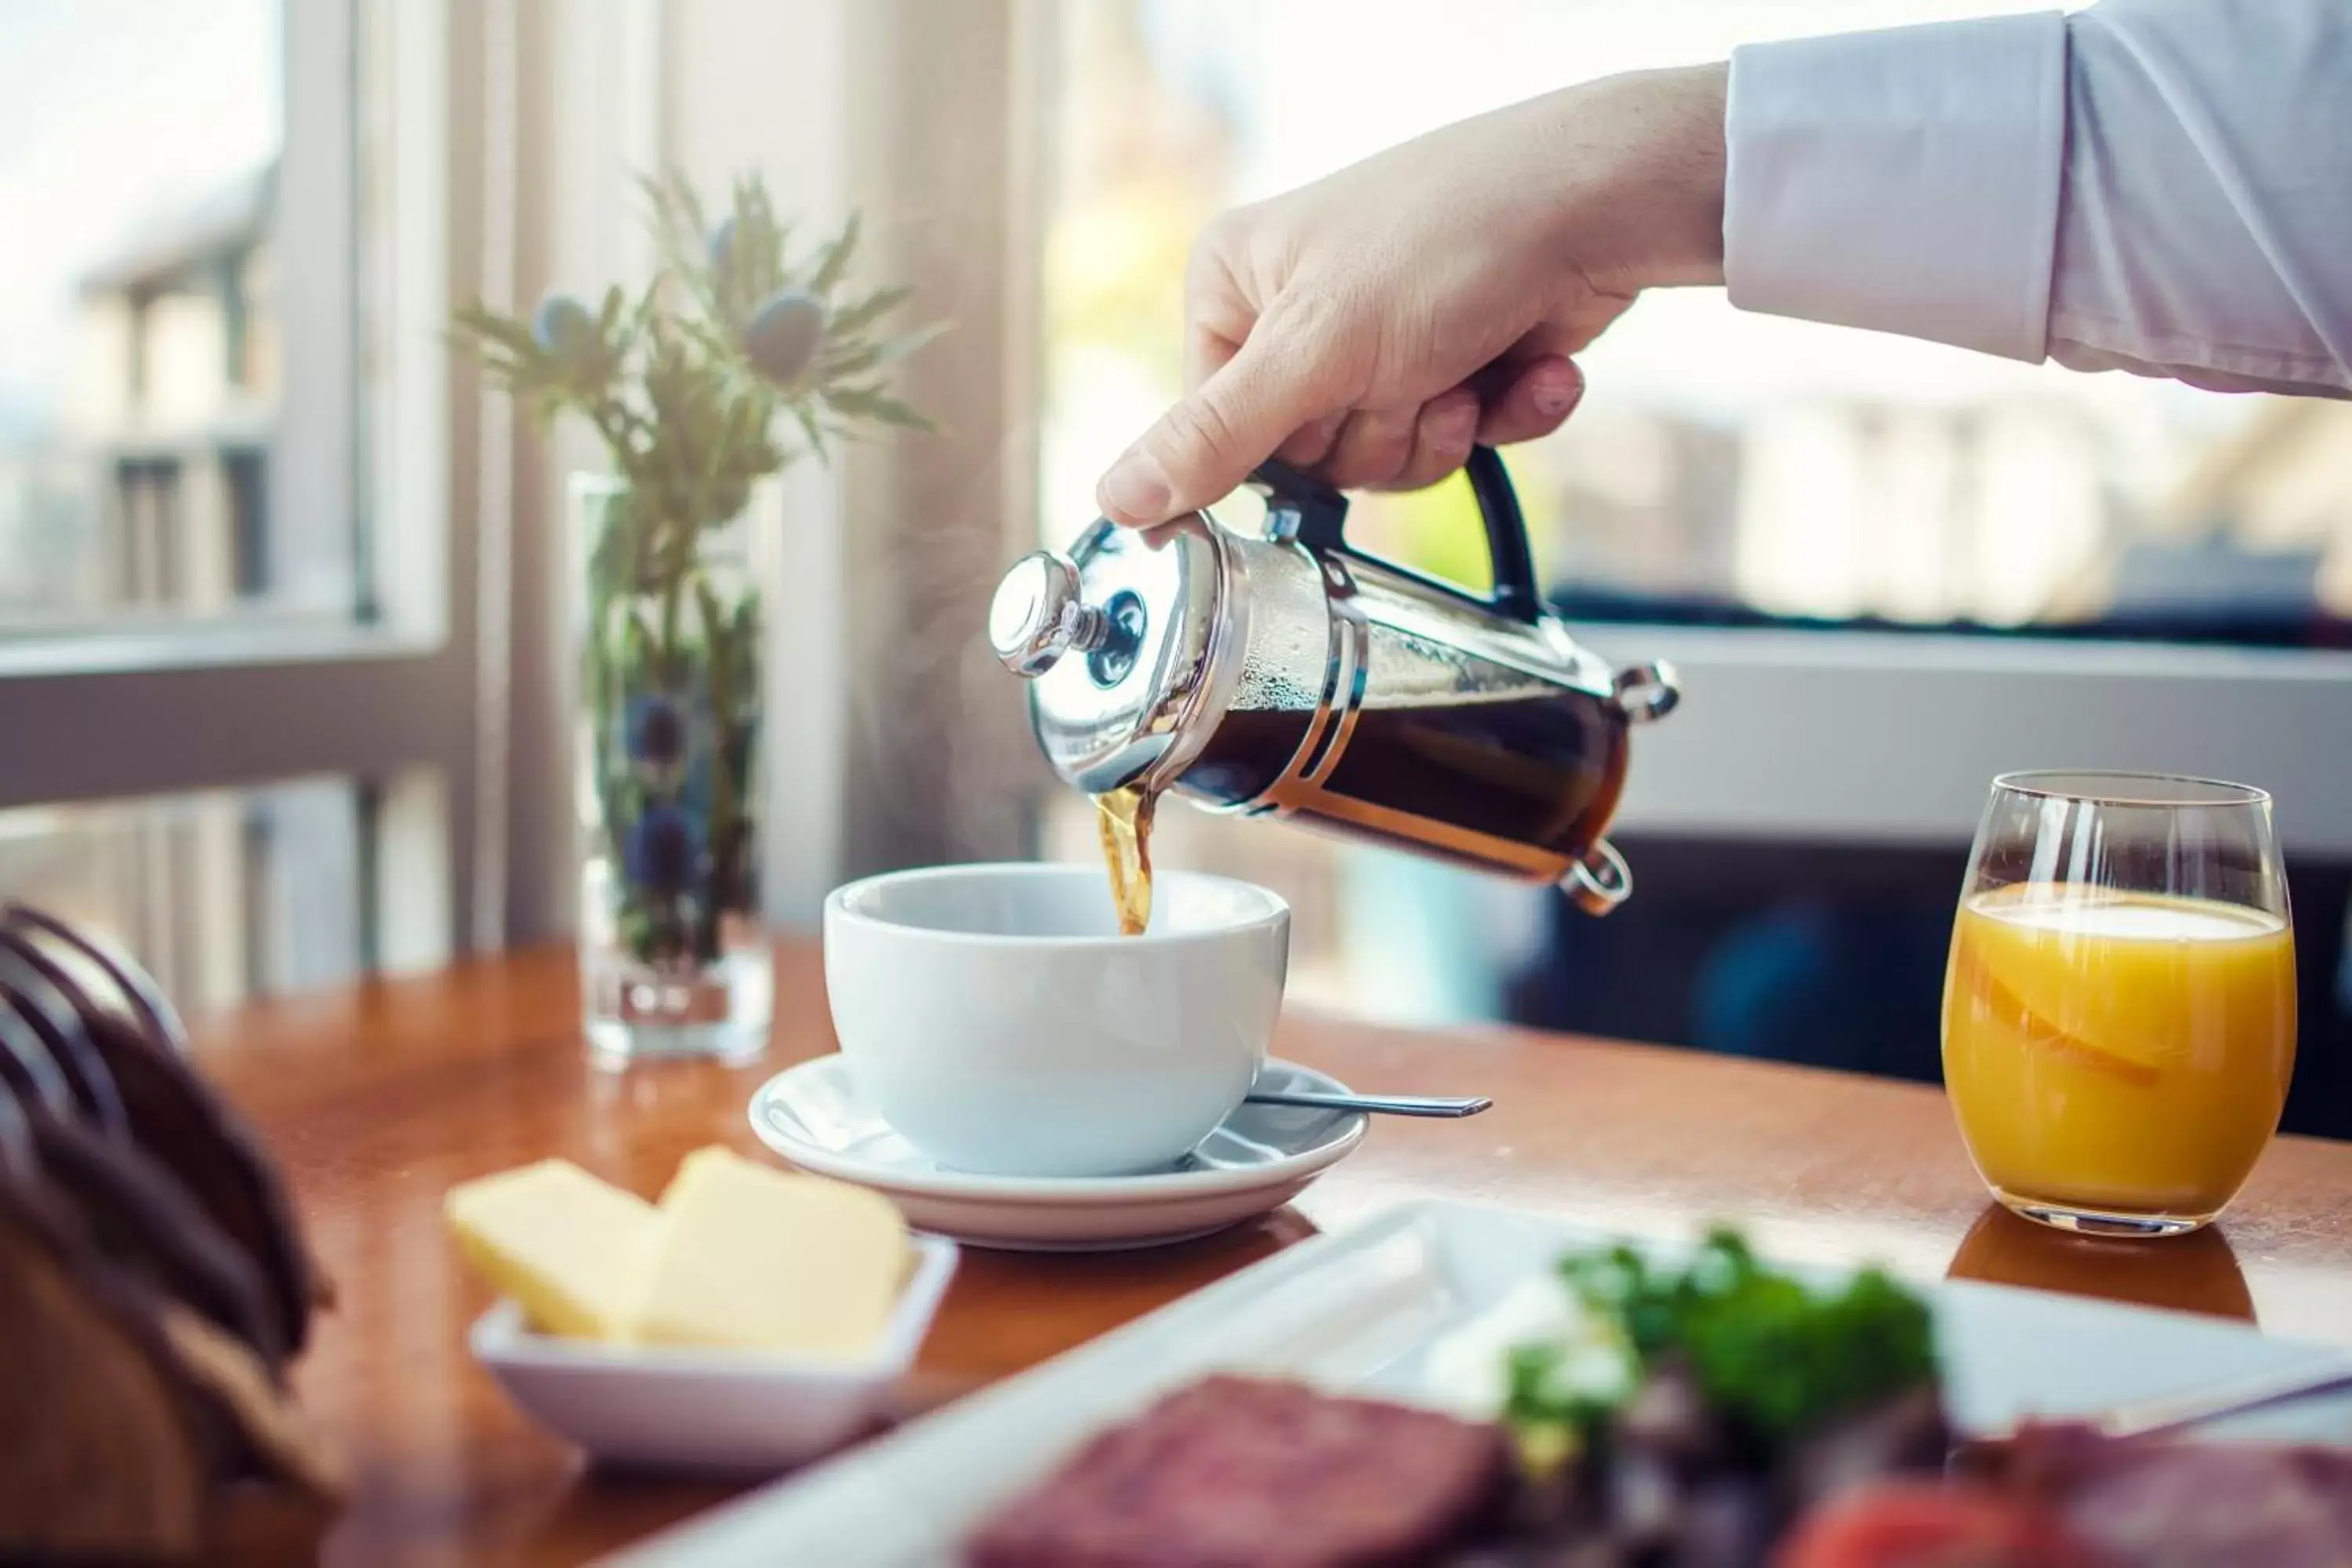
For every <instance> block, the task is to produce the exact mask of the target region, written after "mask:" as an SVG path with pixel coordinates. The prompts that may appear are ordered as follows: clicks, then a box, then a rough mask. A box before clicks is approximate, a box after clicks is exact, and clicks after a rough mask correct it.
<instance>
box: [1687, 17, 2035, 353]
mask: <svg viewBox="0 0 2352 1568" xmlns="http://www.w3.org/2000/svg"><path fill="white" fill-rule="evenodd" d="M1724 121H1725V123H1724V140H1725V144H1726V153H1727V167H1726V170H1725V184H1724V205H1723V273H1724V281H1725V283H1726V284H1727V286H1728V289H1729V291H1730V296H1731V302H1732V303H1733V304H1734V305H1736V306H1738V307H1739V308H1740V309H1741V310H1759V311H1763V312H1765V313H1767V314H1769V315H1775V316H1798V317H1802V318H1804V319H1805V320H1807V321H1825V322H1830V323H1832V324H1834V325H1838V326H1847V327H1866V328H1870V329H1873V330H1874V331H1885V332H1899V333H1902V334H1903V335H1904V336H1906V337H1914V338H1927V339H1931V340H1933V341H1935V342H1946V343H1957V344H1958V345H1959V346H1961V347H1962V348H1969V349H1977V350H1980V351H1982V352H1984V353H1995V354H2000V355H2004V356H2006V357H2007V358H2010V359H2020V360H2028V361H2039V360H2041V359H2042V355H2043V352H2044V347H2045V344H2046V342H2047V339H2048V334H2049V315H2050V270H2051V258H2052V255H2053V251H2054V249H2055V247H2056V244H2057V232H2058V202H2059V187H2060V179H2061V174H2062V172H2063V168H2064V164H2065V142H2066V20H2065V17H2064V16H2063V15H2062V14H2060V13H2058V12H2054V11H2053V12H2049V13H2046V14H2042V15H2037V16H2001V17H1994V18H1989V19H1985V20H1978V21H1966V22H1942V23H1935V24H1932V25H1929V26H1916V27H1898V28H1894V29H1891V30H1886V31H1881V32H1870V33H1850V34H1843V35H1840V36H1835V37H1822V38H1803V39H1798V40H1795V41H1792V42H1789V43H1777V44H1755V45H1749V46H1748V47H1744V48H1740V49H1738V50H1735V51H1734V52H1733V54H1732V57H1731V80H1730V87H1729V94H1728V100H1727V104H1726V108H1725V114H1724Z"/></svg>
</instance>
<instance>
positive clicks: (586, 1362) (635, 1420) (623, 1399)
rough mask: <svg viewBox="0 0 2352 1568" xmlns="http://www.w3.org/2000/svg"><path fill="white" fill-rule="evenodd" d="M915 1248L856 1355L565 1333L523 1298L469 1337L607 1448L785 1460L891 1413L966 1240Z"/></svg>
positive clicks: (567, 1427) (516, 1390) (648, 1463)
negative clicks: (872, 1335)
mask: <svg viewBox="0 0 2352 1568" xmlns="http://www.w3.org/2000/svg"><path fill="white" fill-rule="evenodd" d="M914 1250H915V1267H914V1268H913V1270H912V1271H911V1272H910V1273H909V1274H908V1278H907V1288H906V1289H904V1290H902V1291H900V1292H899V1295H898V1308H897V1309H896V1310H895V1311H894V1312H893V1313H892V1315H891V1319H890V1323H889V1326H888V1327H887V1329H885V1330H884V1331H883V1334H882V1338H881V1340H880V1342H878V1343H877V1344H876V1345H875V1347H874V1352H873V1354H871V1355H870V1356H867V1357H866V1358H865V1359H863V1360H860V1361H856V1362H809V1361H797V1360H791V1359H787V1358H785V1357H782V1356H775V1355H767V1354H761V1353H759V1352H742V1351H707V1350H688V1349H678V1348H673V1347H667V1346H646V1345H608V1344H602V1343H598V1342H594V1341H590V1340H567V1339H558V1338H556V1337H554V1336H552V1335H548V1334H538V1333H533V1332H532V1331H530V1329H528V1328H526V1327H525V1326H524V1323H523V1315H522V1309H521V1308H520V1306H518V1305H517V1304H516V1303H515V1302H513V1301H500V1302H499V1303H498V1304H497V1305H496V1306H494V1307H492V1308H491V1309H490V1310H488V1311H487V1312H485V1313H483V1314H482V1316H481V1317H480V1318H479V1319H478V1320H477V1321H475V1323H474V1328H473V1332H472V1334H471V1335H470V1336H469V1342H470V1343H471V1345H472V1348H473V1352H474V1357H475V1359H476V1360H478V1361H479V1362H480V1363H482V1364H483V1365H484V1366H486V1367H488V1368H489V1370H490V1373H491V1375H492V1376H494V1377H496V1378H497V1379H498V1380H499V1386H500V1387H502V1388H504V1389H505V1390H506V1392H507V1397H509V1399H512V1400H513V1401H514V1402H515V1404H517V1405H520V1406H521V1408H522V1410H523V1412H524V1414H526V1415H529V1416H530V1417H531V1419H533V1420H534V1421H537V1422H538V1423H539V1424H540V1425H541V1426H544V1427H546V1428H547V1429H548V1430H549V1431H551V1432H553V1433H554V1434H556V1436H560V1437H565V1438H568V1439H570V1440H571V1441H572V1442H574V1443H577V1444H578V1445H580V1447H583V1448H585V1449H587V1450H588V1452H589V1453H590V1454H591V1455H592V1456H593V1457H594V1458H598V1459H601V1460H604V1461H606V1462H608V1463H613V1464H622V1465H635V1466H643V1467H650V1468H663V1469H689V1470H709V1471H729V1472H742V1471H754V1472H764V1473H767V1474H773V1473H774V1472H776V1471H778V1470H781V1469H785V1468H789V1467H791V1466H793V1465H797V1464H801V1463H803V1462H805V1461H806V1460H809V1459H811V1458H815V1457H816V1456H818V1455H820V1454H823V1453H824V1452H826V1451H827V1450H829V1449H832V1448H835V1447H839V1446H840V1445H841V1444H842V1443H844V1442H846V1441H847V1440H848V1439H850V1438H851V1437H854V1436H857V1435H858V1433H859V1432H860V1431H861V1430H863V1429H864V1428H866V1426H870V1425H872V1424H873V1423H874V1422H876V1421H877V1420H878V1419H880V1418H882V1417H884V1416H885V1415H887V1413H888V1409H889V1403H890V1400H891V1396H892V1393H893V1390H894V1388H895V1387H896V1385H897V1384H898V1380H899V1379H900V1378H902V1377H904V1376H905V1375H906V1373H907V1369H908V1367H910V1366H912V1365H913V1364H914V1361H915V1353H916V1352H918V1351H919V1350H920V1349H921V1348H922V1344H923V1336H924V1335H926V1334H927V1333H929V1331H930V1327H931V1320H932V1318H933V1317H935V1316H937V1315H938V1312H939V1310H940V1297H941V1296H943V1295H944V1294H946V1292H947V1288H948V1281H949V1279H951V1278H953V1276H954V1274H955V1266H956V1247H955V1243H953V1242H951V1241H948V1240H944V1239H942V1238H941V1237H935V1236H919V1237H915V1238H914Z"/></svg>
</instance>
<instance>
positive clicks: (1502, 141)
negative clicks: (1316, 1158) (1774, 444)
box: [1097, 66, 1726, 526]
mask: <svg viewBox="0 0 2352 1568" xmlns="http://www.w3.org/2000/svg"><path fill="white" fill-rule="evenodd" d="M1725 74H1726V73H1725V69H1724V68H1723V67H1721V66H1703V67H1697V68H1690V69H1685V70H1673V71H1653V72H1643V73H1640V74H1637V75H1632V76H1623V77H1614V78H1610V79H1605V80H1602V81H1599V82H1594V83H1591V84H1590V85H1588V86H1584V87H1578V88H1570V89H1567V90H1566V91H1563V92H1557V93H1552V94H1550V95H1549V96H1547V97H1544V98H1538V99H1533V100H1529V101H1528V102H1526V103H1521V104H1517V105H1514V106H1513V107H1511V108H1508V109H1504V110H1496V112H1494V113H1491V114H1486V115H1482V116H1480V117H1479V118H1477V119H1475V120H1468V121H1463V122H1462V123H1460V124H1458V125H1451V126H1448V127H1446V128H1445V129H1444V130H1442V131H1438V132H1433V133H1432V134H1430V135H1427V136H1424V137H1422V138H1421V139H1420V140H1418V141H1415V142H1406V143H1405V144H1403V145H1402V146H1401V147H1396V148H1392V149H1391V150H1390V151H1388V152H1386V153H1381V154H1380V155H1379V156H1377V157H1374V158H1371V159H1369V160H1367V161H1365V162H1364V163H1359V164H1356V165H1355V166H1354V167H1352V168H1349V169H1343V170H1341V171H1340V172H1339V173H1338V174H1333V175H1331V176H1330V177H1329V178H1328V179H1325V180H1322V181H1319V182H1318V183H1317V184H1312V185H1308V186H1307V187H1306V188H1305V189H1303V190H1298V191H1293V192H1291V193H1289V194H1288V195H1282V196H1277V197H1276V198H1274V199H1273V200H1271V201H1266V202H1261V203H1258V204H1257V205H1254V206H1247V207H1242V208H1239V209H1237V210H1235V211H1234V212H1230V213H1227V214H1225V215H1224V216H1222V217H1220V218H1219V219H1217V220H1216V221H1215V222H1214V223H1213V224H1212V225H1211V226H1209V227H1208V229H1207V230H1206V231H1205V232H1203V233H1202V236H1201V238H1200V240H1199V242H1198V243H1197V244H1196V245H1195V246H1194V247H1193V252H1192V268H1191V272H1190V275H1189V276H1188V278H1187V280H1186V284H1185V304H1184V313H1185V323H1184V332H1185V381H1186V384H1187V386H1188V387H1189V391H1188V392H1187V394H1186V395H1185V397H1184V398H1183V400H1182V401H1181V402H1180V403H1178V404H1177V405H1176V406H1175V407H1173V408H1171V409H1170V410H1169V411H1168V413H1167V414H1165V415H1164V416H1161V417H1160V422H1159V423H1158V424H1156V425H1154V426H1152V427H1151V428H1150V430H1149V431H1147V432H1146V433H1145V434H1144V436H1143V437H1142V439H1140V440H1139V441H1138V442H1137V443H1136V444H1135V445H1134V446H1132V447H1129V448H1128V450H1127V452H1126V453H1125V455H1123V456H1122V457H1121V458H1119V459H1118V462H1117V463H1115V464H1114V465H1112V467H1111V469H1110V471H1109V472H1108V474H1106V475H1105V476H1104V477H1103V479H1102V482H1101V484H1100V486H1099V487H1098V488H1097V501H1098V502H1099V503H1100V505H1101V507H1102V510H1103V515H1104V516H1106V517H1108V518H1111V519H1113V520H1114V521H1118V522H1123V523H1129V524H1132V525H1138V526H1141V525H1148V524H1151V523H1157V522H1163V521H1167V520H1168V519H1169V518H1171V517H1173V516H1175V515H1176V514H1177V513H1179V512H1182V511H1189V510H1194V509H1196V508H1199V507H1202V506H1206V505H1208V504H1210V503H1211V502H1213V501H1215V500H1219V499H1221V498H1223V496H1225V495H1227V494H1229V493H1230V492H1231V491H1232V490H1233V489H1234V488H1235V487H1237V486H1238V485H1240V484H1241V483H1242V482H1243V481H1244V479H1247V478H1248V477H1249V475H1250V472H1251V470H1252V469H1254V468H1256V467H1257V466H1258V464H1260V463H1262V462H1264V461H1265V459H1266V458H1269V457H1276V456H1278V457H1280V458H1283V459H1284V460H1285V461H1286V462H1290V463H1293V464H1296V465H1298V466H1301V467H1305V468H1312V469H1314V470H1316V471H1318V472H1319V473H1320V474H1321V475H1322V477H1323V478H1324V479H1328V481H1330V482H1331V483H1332V484H1334V485H1337V486H1339V487H1340V488H1342V489H1368V488H1380V489H1419V488H1420V487H1422V486H1423V485H1427V484H1432V483H1434V482H1435V481H1436V480H1438V479H1442V478H1444V476H1445V475H1446V474H1448V473H1450V472H1452V471H1453V470H1454V468H1459V467H1460V466H1461V464H1462V462H1463V459H1464V458H1465V457H1467V456H1468V454H1469V450H1470V447H1471V444H1472V442H1474V441H1484V442H1486V443H1488V444H1490V445H1500V444H1505V443H1508V442H1513V441H1524V440H1528V439H1529V438H1531V437H1537V436H1541V435H1545V434H1547V433H1549V431H1551V430H1554V429H1556V428H1558V427H1559V424H1560V422H1561V421H1562V420H1564V419H1565V418H1567V417H1568V415H1569V412H1570V410H1571V409H1572V408H1574V407H1575V405H1576V401H1577V399H1578V397H1579V396H1580V395H1582V392H1583V389H1584V383H1583V377H1582V375H1581V374H1580V373H1579V371H1578V370H1577V368H1576V365H1575V364H1574V363H1572V361H1571V360H1570V357H1569V356H1570V355H1572V354H1574V353H1578V352H1580V350H1582V349H1583V347H1584V346H1585V345H1586V344H1587V343H1589V342H1591V341H1592V340H1593V338H1594V337H1595V336H1597V335H1598V334H1599V333H1600V331H1601V329H1602V328H1604V327H1606V326H1607V325H1608V324H1609V323H1610V322H1611V321H1613V320H1615V319H1616V317H1617V316H1618V314H1619V313H1620V312H1621V311H1622V310H1624V309H1625V307H1626V306H1628V305H1630V304H1632V303H1633V297H1634V295H1635V294H1636V293H1637V292H1639V291H1640V290H1641V289H1643V288H1645V287H1649V286H1651V285H1656V284H1676V283H1720V282H1721V281H1722V280H1723V162H1724V152H1723V108H1724V84H1725Z"/></svg>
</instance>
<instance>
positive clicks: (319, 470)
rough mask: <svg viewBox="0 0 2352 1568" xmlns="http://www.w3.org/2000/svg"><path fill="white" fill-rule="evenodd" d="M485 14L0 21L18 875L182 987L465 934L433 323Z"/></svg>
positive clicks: (394, 9) (3, 796)
mask: <svg viewBox="0 0 2352 1568" xmlns="http://www.w3.org/2000/svg"><path fill="white" fill-rule="evenodd" d="M484 15H485V10H484V8H483V7H480V6H477V5H453V4H452V3H451V0H425V3H423V4H410V3H408V0H401V3H400V4H398V5H394V4H391V3H390V0H318V3H316V4H313V3H311V0H219V3H218V4H214V5H203V6H188V5H178V4H173V3H172V0H22V3H21V4H12V5H8V6H6V7H5V9H4V10H0V210H5V211H7V212H9V213H10V214H11V215H15V216H17V217H18V218H19V220H20V221H18V222H16V223H15V224H13V225H12V226H11V230H10V237H9V247H8V248H9V258H8V261H7V263H6V264H5V265H6V268H7V271H6V282H5V287H0V731H5V732H6V733H7V734H8V735H10V736H11V737H12V740H11V745H10V762H9V765H8V766H7V767H6V768H5V769H0V808H5V809H0V846H4V847H5V852H0V891H10V892H15V893H17V894H20V895H23V896H35V897H46V898H50V899H53V900H57V901H58V902H60V903H62V904H65V905H68V906H69V907H71V908H72V909H74V910H76V911H78V912H79V911H83V910H87V911H88V912H89V914H90V916H91V918H93V919H96V920H98V921H100V923H103V924H107V925H110V926H112V927H114V928H116V929H117V930H118V931H120V932H121V934H123V935H125V936H126V937H129V938H131V939H132V940H133V941H134V942H135V943H136V944H137V945H139V946H140V947H141V948H142V957H144V958H146V959H147V960H148V961H149V962H151V963H155V964H157V965H158V966H159V970H160V971H163V972H168V973H170V974H171V975H173V976H175V977H177V978H179V979H180V980H182V981H184V982H185V984H187V985H188V986H190V987H193V989H191V990H190V991H188V993H187V996H188V999H189V1000H190V1001H191V1002H192V1003H194V1002H199V1001H202V1002H219V1001H223V1000H226V999H228V998H229V997H230V996H232V995H235V994H242V993H243V992H245V991H247V990H251V989H256V988H259V989H271V988H277V987H279V986H283V985H293V984H311V983H315V982H316V981H318V980H320V979H323V978H329V977H332V976H336V975H341V974H348V973H352V972H354V971H355V970H357V969H360V968H362V967H366V966H368V965H371V964H373V963H421V962H430V961H432V960H433V959H435V958H437V957H439V956H441V955H443V954H446V952H448V951H449V949H450V947H451V945H452V943H453V942H456V941H459V940H461V939H462V938H463V937H464V935H465V934H466V933H465V931H464V926H463V922H461V921H458V920H457V915H456V911H455V910H454V902H455V900H454V893H453V889H455V888H456V887H457V886H461V885H462V877H461V875H460V873H461V872H463V871H465V870H467V868H468V866H469V863H470V862H469V861H461V859H460V858H459V857H460V856H461V854H462V855H465V856H467V857H470V854H471V843H472V838H473V837H474V836H473V835H471V834H470V833H468V832H460V831H457V830H456V829H455V828H454V827H453V822H455V820H456V819H455V818H454V817H453V816H452V814H451V811H450V803H451V802H452V801H457V802H459V803H466V802H467V801H468V799H469V791H470V789H471V786H472V784H473V783H474V782H475V781H474V774H473V771H472V765H471V759H472V753H473V725H472V720H473V706H472V703H471V701H470V700H469V691H468V686H467V676H468V671H469V669H470V668H471V656H472V649H471V647H470V637H469V636H468V635H467V619H468V617H466V616H462V615H460V614H458V613H457V612H459V611H460V610H462V609H464V608H465V607H466V606H464V605H462V603H461V602H460V601H459V600H458V599H457V597H456V595H454V594H453V587H455V586H456V585H457V584H462V583H463V582H465V581H467V579H466V578H465V577H463V576H459V575H455V574H454V573H455V569H456V567H457V566H459V565H462V564H466V563H467V549H468V545H469V541H468V536H467V531H466V530H465V529H464V528H462V527H460V526H459V525H458V524H457V523H456V522H454V521H453V513H454V512H455V511H456V510H457V509H456V508H454V507H453V505H452V501H453V495H452V491H451V488H450V476H451V471H452V470H451V463H450V448H451V445H452V436H453V433H454V432H455V428H456V426H455V419H454V416H455V414H456V413H457V409H453V407H452V405H451V399H450V397H449V395H448V391H447V386H446V383H445V381H444V364H445V361H444V359H443V355H442V352H441V348H440V345H439V342H438V341H437V334H438V328H439V322H440V320H441V318H442V316H443V314H444V311H445V301H446V296H447V291H448V287H449V281H450V275H451V268H452V260H453V257H454V258H457V259H458V260H459V261H466V260H467V257H466V254H465V253H464V251H463V250H462V249H457V248H454V247H453V245H452V241H453V239H454V238H460V237H463V234H464V232H465V231H466V230H467V228H468V227H469V225H470V219H469V216H468V213H467V209H465V208H464V207H461V206H460V205H458V204H457V201H456V200H455V196H456V195H457V193H454V192H453V190H452V187H451V182H450V179H449V171H450V168H451V159H450V150H451V147H452V145H453V142H452V137H453V136H456V137H458V138H460V139H461V141H460V142H458V143H457V144H458V145H460V146H463V145H466V144H467V143H466V142H465V141H464V140H463V139H467V138H472V137H476V136H478V134H479V128H478V126H476V125H473V124H470V123H468V124H459V123H455V122H453V121H451V119H450V116H449V110H448V105H449V103H450V101H451V94H450V91H449V87H450V80H451V77H452V73H453V69H455V68H469V69H472V70H476V71H478V70H480V69H481V68H482V66H483V62H484V55H483V42H482V40H483V37H484V27H485V23H484V19H483V18H484ZM467 406H470V405H467ZM321 780H324V781H331V782H324V783H321V782H318V781H321ZM394 842H396V843H397V845H398V846H399V847H400V850H401V852H400V853H399V854H396V855H390V856H387V855H386V854H385V853H384V848H385V846H386V845H387V844H388V843H394ZM379 873H381V874H379Z"/></svg>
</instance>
